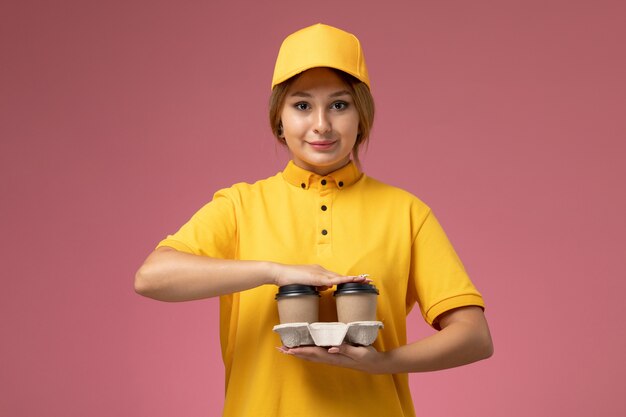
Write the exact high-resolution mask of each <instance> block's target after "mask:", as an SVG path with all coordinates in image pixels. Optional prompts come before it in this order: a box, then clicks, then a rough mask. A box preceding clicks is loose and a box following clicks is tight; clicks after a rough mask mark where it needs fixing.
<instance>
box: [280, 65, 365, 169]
mask: <svg viewBox="0 0 626 417" xmlns="http://www.w3.org/2000/svg"><path fill="white" fill-rule="evenodd" d="M281 122H282V126H283V129H282V131H283V136H284V138H285V141H286V142H287V147H288V148H289V150H290V151H291V155H292V159H293V162H294V163H295V164H296V165H297V166H299V167H300V168H304V169H306V170H308V171H312V172H315V173H317V174H319V175H326V174H328V173H330V172H332V171H335V170H337V169H339V168H341V167H342V166H344V165H346V164H347V163H348V161H349V160H350V152H351V151H352V148H353V147H354V144H355V142H356V137H357V134H358V133H359V115H358V112H357V109H356V107H355V105H354V101H353V99H352V96H351V95H350V92H349V90H348V87H347V86H346V84H345V83H344V82H343V80H342V79H341V78H340V77H339V76H338V75H337V74H336V73H335V72H334V71H332V70H330V69H328V68H313V69H310V70H308V71H305V72H304V73H302V75H300V77H298V79H296V80H295V81H294V82H293V83H292V84H291V86H290V87H289V90H287V95H286V98H285V103H284V104H283V108H282V112H281Z"/></svg>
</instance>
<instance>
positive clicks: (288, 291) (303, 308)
mask: <svg viewBox="0 0 626 417" xmlns="http://www.w3.org/2000/svg"><path fill="white" fill-rule="evenodd" d="M319 297H320V295H319V293H318V292H317V290H316V289H315V287H314V286H311V285H300V284H291V285H284V286H282V287H280V288H279V289H278V293H277V294H276V297H275V298H276V302H277V304H278V317H279V318H280V323H281V324H285V323H314V322H316V321H318V317H319Z"/></svg>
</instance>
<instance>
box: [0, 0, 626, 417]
mask: <svg viewBox="0 0 626 417" xmlns="http://www.w3.org/2000/svg"><path fill="white" fill-rule="evenodd" d="M262 3H265V2H257V1H249V2H241V1H147V0H144V1H140V0H130V1H129V0H125V1H119V0H117V1H85V0H80V1H79V0H74V1H62V2H48V1H32V0H9V1H4V2H2V5H1V6H0V19H1V22H0V43H1V51H0V56H1V58H0V59H1V64H0V71H1V78H0V83H1V85H0V135H1V142H0V170H1V176H0V191H1V195H2V200H1V203H0V210H1V214H2V215H1V216H0V222H1V224H0V226H1V230H2V233H3V234H4V236H5V237H4V239H3V241H2V248H1V250H0V256H1V257H2V261H1V265H2V267H1V269H0V274H1V279H2V282H1V284H2V285H1V287H0V291H1V294H2V295H1V297H2V301H1V303H0V309H1V311H0V325H1V326H2V327H1V334H2V342H1V343H0V369H1V371H0V414H1V415H2V416H10V417H22V416H23V417H26V416H28V417H31V416H63V417H73V416H90V417H100V416H102V417H104V416H107V417H109V416H151V417H160V416H175V415H182V416H188V417H193V416H214V415H219V413H220V410H221V406H222V403H223V366H222V364H221V360H220V357H219V343H218V332H217V328H216V326H217V302H216V300H207V301H198V302H191V303H181V304H167V303H160V302H156V301H152V300H149V299H145V298H141V297H139V296H137V295H135V294H134V292H133V288H132V282H133V276H134V272H135V270H136V269H137V267H138V266H139V265H140V264H141V262H142V261H143V259H144V258H145V256H146V255H147V254H148V252H149V251H150V250H151V249H152V248H153V247H154V245H155V244H156V243H157V242H158V241H159V240H160V239H161V238H162V237H163V236H165V235H166V234H167V233H169V232H172V231H175V230H176V229H177V228H178V226H180V225H181V224H182V223H183V222H184V221H185V220H186V219H187V218H188V217H189V216H190V215H191V214H192V213H193V212H194V211H195V210H197V209H198V208H199V207H200V206H201V205H202V204H203V203H204V202H206V201H207V200H208V199H210V198H211V196H212V194H213V192H214V191H215V190H216V189H218V188H221V187H224V186H228V185H230V184H232V183H234V182H237V181H253V180H255V179H258V178H264V177H267V176H270V175H273V174H274V173H275V172H277V171H278V170H280V169H282V167H283V166H284V165H285V163H286V161H287V156H286V154H285V152H284V151H282V150H281V149H280V148H279V147H277V146H276V145H275V144H274V141H273V138H272V137H271V134H270V131H269V128H268V126H267V121H266V119H267V116H266V108H267V98H268V94H269V84H270V79H271V73H272V69H273V61H274V58H275V55H276V52H277V49H278V46H279V44H280V41H281V40H282V38H283V37H284V36H286V35H287V34H289V33H291V32H292V31H294V30H296V29H299V28H301V27H304V26H307V25H309V24H313V23H316V22H318V21H322V22H325V23H328V24H332V25H336V26H339V27H342V28H344V29H346V30H349V31H351V32H353V33H356V34H357V35H359V37H360V38H361V40H362V42H363V44H364V46H365V53H366V57H367V60H368V63H369V68H370V73H371V76H372V80H373V92H374V96H375V98H376V100H377V106H378V115H377V121H376V125H375V128H374V133H373V137H372V142H371V146H370V147H369V149H368V151H367V153H366V154H365V155H364V156H363V161H364V167H365V170H366V172H368V173H369V174H370V175H372V176H374V177H376V178H379V179H381V180H384V181H386V182H389V183H392V184H395V185H398V186H400V187H403V188H405V189H407V190H409V191H411V192H413V193H414V194H416V195H418V196H419V197H421V198H422V199H423V200H424V201H425V202H427V203H428V204H429V205H430V206H431V207H432V208H433V209H434V210H435V212H436V213H437V214H438V216H439V218H440V220H441V221H442V223H443V225H444V227H445V229H446V231H447V232H448V234H449V236H450V238H451V240H452V242H453V243H454V244H455V247H456V248H457V250H458V252H459V253H460V255H461V257H462V259H463V260H464V262H465V264H466V266H467V268H468V270H469V272H470V274H471V276H472V277H473V279H474V281H475V283H476V284H477V285H478V287H479V288H480V289H481V291H482V292H483V294H484V296H485V298H486V301H487V304H488V309H487V317H488V319H489V322H490V325H491V329H492V332H493V337H494V340H495V347H496V352H495V356H494V357H493V358H492V359H490V360H488V361H485V362H481V363H478V364H474V365H470V366H467V367H465V368H461V369H454V370H448V371H444V372H438V373H428V374H414V375H411V386H412V389H413V396H414V402H415V405H416V408H417V410H418V415H422V416H431V417H433V416H441V417H449V416H453V415H462V416H504V415H506V416H509V417H516V416H529V415H532V416H556V415H562V416H571V417H576V416H581V417H582V416H590V415H597V416H623V415H626V397H625V396H624V378H626V365H625V364H626V360H624V357H623V352H625V351H626V335H625V328H626V326H624V323H623V320H622V313H623V306H624V304H625V303H624V301H623V294H624V292H625V290H626V284H625V281H626V280H625V278H626V276H625V274H624V267H625V266H626V265H625V260H626V250H625V249H626V245H625V244H624V234H625V233H626V221H625V213H626V196H625V194H626V193H625V191H624V189H625V187H624V182H625V180H626V163H625V159H626V158H625V157H626V145H625V139H626V117H625V114H626V83H625V81H624V79H625V76H624V74H626V58H625V53H624V45H625V44H626V26H625V25H624V15H625V13H626V8H625V7H624V6H623V4H624V3H623V2H622V1H618V0H616V1H597V0H596V1H591V0H589V1H569V0H568V1H566V0H563V1H549V0H542V1H534V0H533V1H528V0H525V1H495V0H494V1H472V2H470V1H439V2H430V1H429V2H426V1H404V2H387V1H385V2H376V3H375V2H372V4H371V5H368V6H364V4H365V3H364V2H363V1H356V0H345V1H342V2H336V1H325V0H318V1H316V2H313V3H294V2H293V1H283V0H281V1H273V2H271V4H262ZM409 320H410V322H411V325H410V329H411V337H412V338H417V337H422V336H424V335H427V334H429V333H430V330H429V329H428V328H427V327H426V325H425V324H424V323H423V321H422V320H421V318H420V317H418V315H416V314H413V315H411V316H410V317H409ZM277 354H278V353H277Z"/></svg>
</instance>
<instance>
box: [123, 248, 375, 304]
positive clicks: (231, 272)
mask: <svg viewBox="0 0 626 417" xmlns="http://www.w3.org/2000/svg"><path fill="white" fill-rule="evenodd" d="M365 280H366V279H365V278H363V277H351V276H342V275H339V274H336V273H334V272H331V271H328V270H326V269H324V268H322V267H321V266H319V265H284V264H279V263H274V262H264V261H239V260H229V259H216V258H209V257H206V256H198V255H192V254H189V253H184V252H180V251H177V250H175V249H173V248H168V247H161V248H158V249H156V250H155V251H153V252H152V253H151V254H150V255H149V256H148V258H147V259H146V260H145V262H144V263H143V265H142V266H141V267H140V268H139V270H138V271H137V273H136V275H135V291H136V292H137V293H139V294H141V295H143V296H146V297H149V298H154V299H157V300H161V301H187V300H197V299H202V298H210V297H216V296H220V295H225V294H231V293H234V292H238V291H243V290H247V289H250V288H255V287H258V286H260V285H265V284H275V285H278V286H282V285H287V284H305V285H315V286H317V287H320V288H321V289H324V288H327V287H331V286H333V285H336V284H341V283H343V282H352V281H354V282H362V281H365Z"/></svg>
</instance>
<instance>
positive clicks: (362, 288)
mask: <svg viewBox="0 0 626 417" xmlns="http://www.w3.org/2000/svg"><path fill="white" fill-rule="evenodd" d="M357 293H359V294H363V293H366V294H378V289H376V287H375V286H374V285H373V284H361V283H359V282H346V283H345V284H339V285H337V291H335V293H334V295H335V296H337V295H343V294H357Z"/></svg>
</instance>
